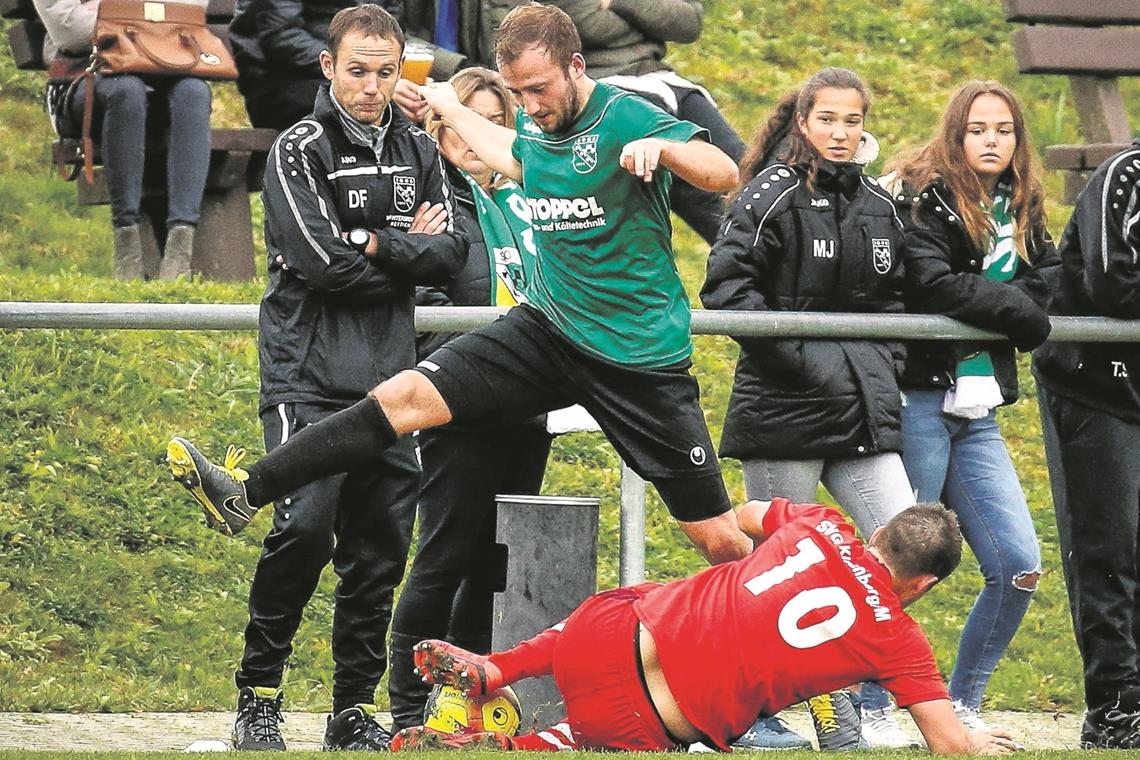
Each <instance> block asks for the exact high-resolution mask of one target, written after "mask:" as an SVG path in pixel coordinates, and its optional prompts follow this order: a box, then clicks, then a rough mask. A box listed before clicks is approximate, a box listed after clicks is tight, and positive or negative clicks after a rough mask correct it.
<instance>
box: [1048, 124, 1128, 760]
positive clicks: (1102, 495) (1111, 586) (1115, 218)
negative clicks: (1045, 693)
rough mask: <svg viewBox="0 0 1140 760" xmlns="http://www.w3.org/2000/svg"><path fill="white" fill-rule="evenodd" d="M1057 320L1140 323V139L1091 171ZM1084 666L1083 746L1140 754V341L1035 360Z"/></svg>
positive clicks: (1067, 237) (1065, 247) (1073, 348)
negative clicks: (1139, 458)
mask: <svg viewBox="0 0 1140 760" xmlns="http://www.w3.org/2000/svg"><path fill="white" fill-rule="evenodd" d="M1060 255H1061V278H1060V288H1059V289H1058V291H1057V294H1056V296H1055V297H1054V303H1053V308H1052V313H1053V314H1059V315H1064V316H1078V317H1084V316H1092V317H1114V318H1116V319H1140V263H1138V262H1140V138H1137V139H1136V140H1134V141H1133V142H1132V145H1131V146H1130V147H1129V148H1128V149H1127V150H1124V151H1122V152H1120V153H1117V154H1116V155H1114V156H1112V157H1111V158H1109V159H1108V160H1107V161H1105V162H1104V163H1103V164H1101V166H1100V168H1098V169H1097V170H1096V172H1094V173H1093V176H1092V179H1090V180H1089V184H1088V186H1087V187H1085V189H1084V191H1083V192H1082V193H1081V195H1080V196H1079V197H1078V198H1077V205H1076V208H1075V209H1073V217H1072V219H1070V220H1069V225H1068V227H1066V228H1065V234H1064V236H1063V237H1062V238H1061V250H1060ZM1033 372H1034V375H1036V377H1037V395H1038V401H1039V402H1040V405H1041V422H1042V427H1043V429H1044V432H1045V454H1046V458H1047V461H1048V463H1049V480H1050V482H1051V483H1052V486H1053V508H1054V511H1055V512H1056V514H1057V533H1058V535H1059V536H1060V539H1061V561H1062V566H1063V567H1064V569H1065V583H1066V584H1067V586H1068V589H1069V602H1070V604H1071V607H1072V610H1071V611H1072V615H1073V628H1074V629H1075V630H1076V634H1077V643H1078V645H1079V648H1080V652H1081V659H1082V660H1083V661H1084V681H1085V703H1086V705H1087V706H1088V712H1087V713H1086V715H1085V722H1084V726H1083V727H1082V729H1081V745H1082V746H1083V747H1106V748H1124V749H1127V748H1136V747H1140V669H1138V666H1137V657H1138V652H1140V642H1138V641H1137V639H1138V634H1137V627H1136V626H1137V619H1138V613H1137V609H1138V607H1140V605H1138V604H1137V599H1138V597H1140V573H1138V565H1137V557H1138V556H1140V540H1138V539H1137V536H1138V535H1140V529H1138V525H1140V467H1137V466H1136V464H1137V462H1136V458H1137V452H1138V451H1140V345H1137V344H1136V343H1048V344H1046V345H1045V346H1042V347H1041V348H1040V349H1038V351H1037V353H1036V354H1035V355H1034V357H1033Z"/></svg>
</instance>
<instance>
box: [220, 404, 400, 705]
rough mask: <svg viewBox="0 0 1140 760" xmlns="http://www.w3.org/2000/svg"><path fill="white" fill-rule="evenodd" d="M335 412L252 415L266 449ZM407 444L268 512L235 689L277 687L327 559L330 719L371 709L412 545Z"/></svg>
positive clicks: (285, 409) (298, 408)
mask: <svg viewBox="0 0 1140 760" xmlns="http://www.w3.org/2000/svg"><path fill="white" fill-rule="evenodd" d="M335 411H337V410H336V409H331V408H323V407H318V406H313V405H309V404H301V403H295V404H282V405H279V406H277V407H274V408H271V409H269V410H267V411H266V412H265V413H264V414H262V416H261V422H262V427H263V429H264V433H265V446H266V450H272V449H273V448H274V447H275V446H279V445H281V444H282V443H283V442H284V441H285V440H286V439H287V438H288V436H289V435H291V434H292V433H294V432H296V431H297V430H299V429H300V428H302V427H304V426H305V425H309V424H312V423H314V422H317V421H318V420H320V419H322V418H324V417H327V416H329V415H330V414H332V413H333V412H335ZM419 487H420V468H419V464H418V463H417V461H416V455H415V446H414V442H413V441H412V439H411V438H405V439H403V440H401V441H399V442H398V443H396V444H395V445H394V446H392V447H391V448H390V449H388V450H386V451H383V452H380V453H378V454H377V455H376V461H375V464H374V465H373V466H370V467H367V468H360V469H357V470H355V471H352V472H349V473H346V474H343V475H336V476H333V477H330V478H325V479H324V480H318V481H316V482H314V483H310V484H308V485H305V486H302V487H301V488H299V489H297V490H296V491H294V492H293V493H292V494H290V495H288V496H286V497H284V498H282V499H280V500H279V501H278V502H276V503H275V504H274V505H273V508H274V513H273V529H272V530H271V531H270V532H269V535H268V536H266V537H265V542H264V549H263V550H262V553H261V559H260V560H258V563H257V570H256V572H255V573H254V577H253V584H252V586H251V587H250V591H249V625H248V626H247V627H246V630H245V653H244V655H243V657H242V662H241V668H240V670H238V672H237V675H236V681H237V685H238V686H239V687H241V686H278V685H280V683H281V677H282V673H283V671H284V668H285V662H286V660H287V659H288V657H289V654H290V653H291V652H292V640H293V636H294V634H295V633H296V632H297V627H298V625H299V624H300V622H301V614H302V612H303V611H304V609H305V605H306V604H307V603H308V601H309V599H310V598H311V597H312V595H313V592H314V591H315V590H316V587H317V583H318V581H319V580H320V576H321V571H322V570H323V569H324V567H325V565H327V564H328V563H329V561H330V560H331V561H332V563H333V569H334V570H335V571H336V574H337V575H338V576H339V578H340V581H339V583H338V584H337V588H336V601H335V609H334V612H333V630H332V655H333V661H334V663H335V669H334V672H333V695H332V696H333V711H334V712H340V711H341V710H344V709H346V708H348V707H351V706H353V705H355V704H360V703H363V704H371V703H372V702H373V700H374V693H375V690H376V686H377V685H378V684H379V682H380V678H381V676H383V675H384V671H385V669H386V667H387V662H388V660H387V655H386V638H387V631H388V621H389V619H390V617H391V613H392V592H393V591H394V590H395V588H396V586H397V585H398V584H399V583H400V579H401V578H402V577H403V574H404V566H405V563H406V561H407V556H408V547H409V546H410V544H411V534H412V524H413V521H414V519H415V511H416V500H417V497H418V495H419Z"/></svg>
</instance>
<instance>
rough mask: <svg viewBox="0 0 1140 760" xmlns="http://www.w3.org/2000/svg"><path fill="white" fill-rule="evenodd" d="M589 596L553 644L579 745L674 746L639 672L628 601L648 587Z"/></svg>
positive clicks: (632, 748) (652, 748)
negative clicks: (650, 699)
mask: <svg viewBox="0 0 1140 760" xmlns="http://www.w3.org/2000/svg"><path fill="white" fill-rule="evenodd" d="M655 585H656V584H653V585H652V586H649V587H647V588H646V587H632V588H628V587H627V588H619V589H614V590H613V591H606V592H603V593H601V594H597V595H595V596H592V597H590V598H589V599H587V600H586V601H585V602H583V603H582V606H581V607H579V608H578V609H577V610H575V611H574V614H572V615H571V616H570V617H569V618H567V620H566V627H565V628H564V629H563V631H562V634H561V635H560V636H559V637H558V642H557V643H556V644H555V647H554V680H555V682H556V683H557V684H558V689H559V690H560V691H561V692H562V697H563V699H564V700H565V701H566V722H567V723H569V724H570V730H571V731H572V732H573V734H574V738H575V739H576V740H577V742H578V744H579V746H580V747H582V748H583V749H620V750H630V751H633V752H656V751H661V750H669V749H674V748H676V746H677V743H676V742H675V741H674V740H673V739H671V738H670V737H669V734H668V733H667V732H666V730H665V726H664V725H662V723H661V719H660V718H659V717H658V715H657V710H656V708H654V707H653V703H652V702H650V701H649V694H648V692H647V691H646V688H645V679H644V677H643V676H642V675H641V673H640V668H639V663H640V654H639V652H638V650H637V627H638V619H637V615H635V614H634V611H633V604H634V602H636V601H637V600H638V599H640V598H641V597H643V596H644V595H645V593H646V591H648V589H649V588H652V587H654V586H655Z"/></svg>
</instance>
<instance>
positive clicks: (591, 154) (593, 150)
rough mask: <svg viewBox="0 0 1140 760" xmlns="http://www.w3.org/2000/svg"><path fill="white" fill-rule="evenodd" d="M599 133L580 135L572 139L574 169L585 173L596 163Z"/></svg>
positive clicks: (591, 169)
mask: <svg viewBox="0 0 1140 760" xmlns="http://www.w3.org/2000/svg"><path fill="white" fill-rule="evenodd" d="M598 137H599V135H582V136H581V137H579V138H578V139H577V140H575V141H574V146H573V149H574V162H573V166H574V171H576V172H578V173H579V174H587V173H589V172H591V171H593V169H594V167H595V166H597V165H598Z"/></svg>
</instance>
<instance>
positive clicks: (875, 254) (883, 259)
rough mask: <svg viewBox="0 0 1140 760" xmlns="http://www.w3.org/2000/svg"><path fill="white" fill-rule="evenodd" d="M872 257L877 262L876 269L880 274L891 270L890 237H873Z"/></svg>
mask: <svg viewBox="0 0 1140 760" xmlns="http://www.w3.org/2000/svg"><path fill="white" fill-rule="evenodd" d="M871 259H872V261H874V263H875V271H876V272H878V273H879V274H886V273H887V272H889V271H891V240H890V238H871Z"/></svg>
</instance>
